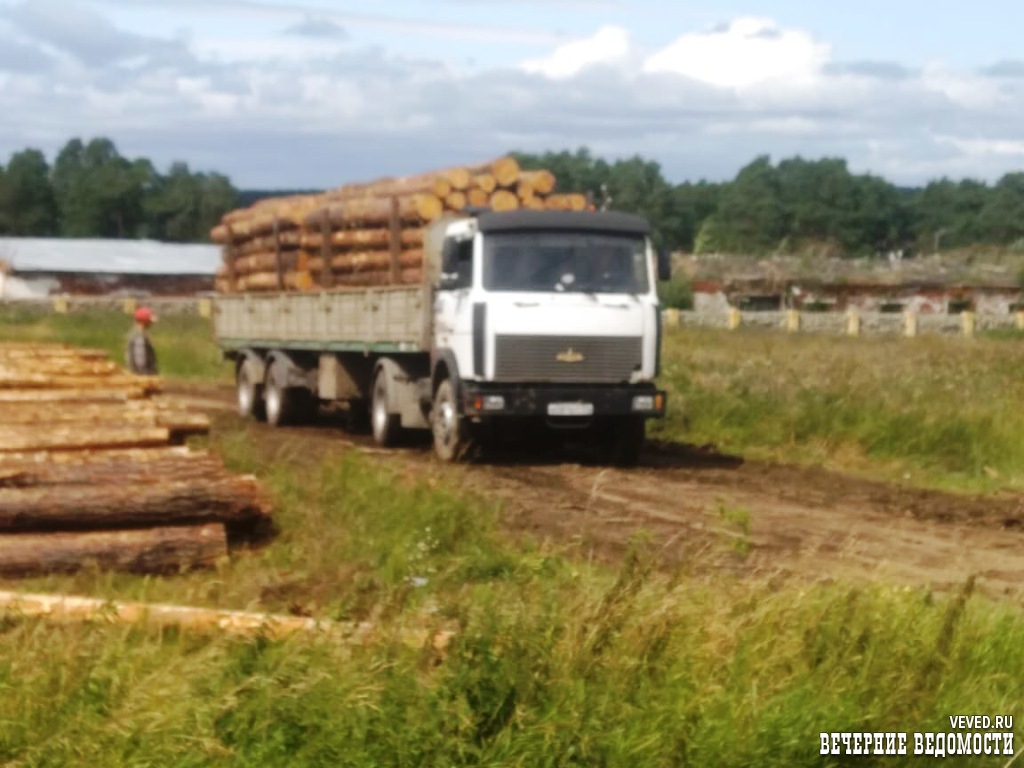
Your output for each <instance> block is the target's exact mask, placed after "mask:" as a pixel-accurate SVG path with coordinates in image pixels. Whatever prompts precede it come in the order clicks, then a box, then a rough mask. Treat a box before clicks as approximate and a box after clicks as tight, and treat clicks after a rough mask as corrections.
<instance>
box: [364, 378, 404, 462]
mask: <svg viewBox="0 0 1024 768" xmlns="http://www.w3.org/2000/svg"><path fill="white" fill-rule="evenodd" d="M370 427H371V429H372V430H373V439H374V441H375V442H376V443H377V444H378V445H383V446H392V445H394V444H395V442H396V441H397V440H398V435H399V433H400V432H401V430H402V427H401V424H400V422H399V418H398V414H396V413H390V412H388V372H387V370H386V369H385V368H383V367H381V368H380V370H378V371H377V375H376V376H375V377H374V379H373V393H372V395H371V397H370Z"/></svg>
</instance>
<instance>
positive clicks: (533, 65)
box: [523, 27, 630, 79]
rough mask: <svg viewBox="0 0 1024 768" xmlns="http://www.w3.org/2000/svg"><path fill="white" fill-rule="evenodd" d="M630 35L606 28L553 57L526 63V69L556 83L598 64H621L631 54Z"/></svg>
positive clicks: (566, 46) (559, 49) (566, 44)
mask: <svg viewBox="0 0 1024 768" xmlns="http://www.w3.org/2000/svg"><path fill="white" fill-rule="evenodd" d="M629 48H630V44H629V33H628V32H627V31H626V30H624V29H622V28H621V27H602V28H601V29H599V30H598V31H597V33H596V34H595V35H594V36H593V37H588V38H585V39H583V40H574V41H572V42H569V43H565V44H564V45H561V46H559V47H558V48H556V49H555V50H554V51H553V52H552V53H551V54H550V55H549V56H545V57H543V58H538V59H531V60H529V61H526V62H524V63H523V69H524V70H526V71H527V72H534V73H538V74H542V75H545V76H547V77H550V78H553V79H562V78H568V77H573V76H574V75H578V74H579V73H580V72H582V71H583V70H584V69H587V68H588V67H591V66H594V65H595V64H613V63H616V62H621V61H622V60H623V59H624V58H625V56H626V55H627V54H628V53H629Z"/></svg>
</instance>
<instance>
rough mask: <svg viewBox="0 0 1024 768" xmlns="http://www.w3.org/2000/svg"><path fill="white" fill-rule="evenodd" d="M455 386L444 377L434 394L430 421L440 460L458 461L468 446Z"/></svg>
mask: <svg viewBox="0 0 1024 768" xmlns="http://www.w3.org/2000/svg"><path fill="white" fill-rule="evenodd" d="M458 406H459V404H458V402H457V401H456V399H455V387H454V385H453V384H452V380H451V379H444V380H443V381H442V382H441V383H440V385H438V387H437V392H436V393H435V394H434V407H433V408H432V409H431V414H430V423H431V427H432V428H433V432H434V451H435V452H436V453H437V455H438V457H439V458H440V459H441V460H442V461H458V460H459V459H461V458H462V457H463V455H464V454H465V452H466V448H467V446H468V442H469V441H468V439H467V429H466V420H465V419H463V418H462V417H461V416H460V415H459V407H458Z"/></svg>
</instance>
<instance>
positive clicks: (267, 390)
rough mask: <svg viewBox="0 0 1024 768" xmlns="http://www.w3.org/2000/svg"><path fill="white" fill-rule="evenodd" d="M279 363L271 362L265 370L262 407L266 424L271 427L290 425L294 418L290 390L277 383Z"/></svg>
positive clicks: (294, 407) (292, 396)
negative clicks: (265, 414) (265, 377)
mask: <svg viewBox="0 0 1024 768" xmlns="http://www.w3.org/2000/svg"><path fill="white" fill-rule="evenodd" d="M278 366H280V363H278V362H276V361H275V362H273V363H271V364H270V368H268V369H267V380H266V383H264V385H263V405H264V409H265V410H266V412H267V424H269V425H270V426H272V427H283V426H284V425H286V424H290V423H292V421H293V420H294V418H295V411H296V404H295V397H294V394H293V393H292V391H291V390H289V389H288V388H287V387H283V386H281V384H280V383H279V381H280V379H279V377H278V371H277V368H278Z"/></svg>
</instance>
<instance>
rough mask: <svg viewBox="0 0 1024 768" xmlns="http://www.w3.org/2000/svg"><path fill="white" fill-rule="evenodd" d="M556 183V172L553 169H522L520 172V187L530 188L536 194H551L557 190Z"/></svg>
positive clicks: (521, 188)
mask: <svg viewBox="0 0 1024 768" xmlns="http://www.w3.org/2000/svg"><path fill="white" fill-rule="evenodd" d="M555 183H556V180H555V174H553V173H551V171H521V172H520V173H519V178H518V187H519V189H520V190H523V189H528V190H530V191H531V192H533V193H534V194H536V195H541V196H543V195H549V194H551V193H552V192H554V190H555Z"/></svg>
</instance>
